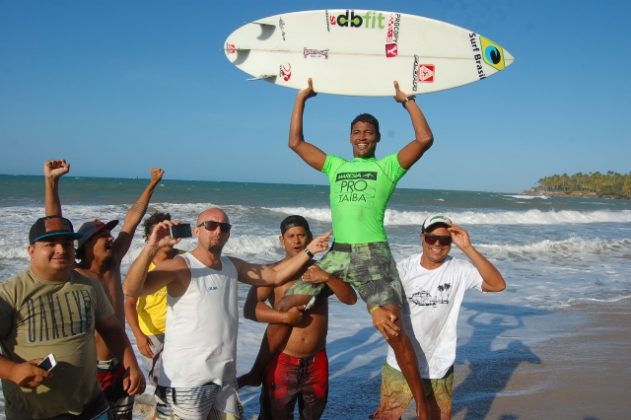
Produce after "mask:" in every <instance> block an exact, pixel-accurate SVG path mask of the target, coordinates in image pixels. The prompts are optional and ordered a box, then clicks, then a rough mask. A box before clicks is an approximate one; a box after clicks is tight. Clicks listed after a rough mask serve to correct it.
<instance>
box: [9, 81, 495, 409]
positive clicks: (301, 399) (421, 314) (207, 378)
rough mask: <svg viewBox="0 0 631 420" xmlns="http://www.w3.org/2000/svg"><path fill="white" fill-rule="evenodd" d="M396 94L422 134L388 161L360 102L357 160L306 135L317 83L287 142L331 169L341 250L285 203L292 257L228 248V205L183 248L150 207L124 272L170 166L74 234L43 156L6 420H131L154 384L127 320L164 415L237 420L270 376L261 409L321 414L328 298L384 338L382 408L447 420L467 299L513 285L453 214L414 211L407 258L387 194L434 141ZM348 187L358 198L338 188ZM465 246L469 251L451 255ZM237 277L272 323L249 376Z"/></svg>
mask: <svg viewBox="0 0 631 420" xmlns="http://www.w3.org/2000/svg"><path fill="white" fill-rule="evenodd" d="M394 93H395V95H394V99H395V101H396V102H397V103H399V104H401V105H402V107H403V108H404V110H405V111H406V112H407V113H408V114H409V116H410V121H411V123H412V128H413V130H414V139H413V140H412V141H410V142H409V143H408V144H406V145H405V146H404V147H403V148H401V150H400V151H399V152H398V153H394V154H391V155H388V156H386V157H384V158H381V159H377V158H376V157H375V151H376V147H377V144H378V143H379V141H380V140H381V135H380V130H379V122H378V120H377V119H376V118H375V117H373V116H372V115H370V114H360V115H358V116H357V117H356V118H355V119H354V120H353V121H352V122H351V126H350V143H351V146H352V149H353V159H352V160H346V159H343V158H341V157H337V156H334V155H330V154H327V153H325V152H323V151H322V150H320V149H319V148H318V147H316V146H315V145H313V144H312V143H309V142H307V141H306V140H305V138H304V136H303V117H304V110H305V104H306V102H307V100H308V99H310V98H312V97H314V96H315V95H316V92H315V90H314V87H313V82H312V81H311V80H309V84H308V86H307V87H306V88H305V89H303V90H301V91H300V92H299V93H298V95H297V97H296V101H295V104H294V108H293V111H292V115H291V121H290V131H289V147H290V148H291V149H292V150H293V151H295V152H296V154H298V156H299V157H300V158H302V159H303V160H304V161H305V162H306V163H307V164H308V165H310V166H311V167H313V168H314V169H316V170H318V171H320V172H322V173H324V174H325V175H326V176H327V177H328V179H329V182H330V205H331V214H332V228H333V234H332V236H333V238H334V240H333V243H332V244H331V245H330V246H329V240H330V237H331V234H330V233H329V232H327V233H324V234H321V235H319V236H315V237H314V235H313V233H312V232H311V229H310V226H309V223H308V221H307V220H306V219H305V218H304V217H302V216H300V215H290V216H288V217H286V218H284V219H283V220H282V221H281V223H280V235H279V241H280V245H281V246H282V248H283V250H284V253H285V256H284V257H283V258H282V259H281V260H280V261H276V262H270V263H269V264H254V263H250V262H247V261H244V260H242V259H240V258H236V257H232V256H226V255H224V254H223V248H224V246H225V244H226V243H227V241H228V240H229V238H230V234H231V230H232V225H231V224H230V219H229V216H228V214H226V212H225V211H223V210H222V209H220V208H216V207H212V208H208V209H206V210H204V211H202V212H201V213H200V214H199V215H198V216H197V220H196V223H195V224H194V226H193V227H192V232H191V233H192V235H193V236H194V238H195V240H196V244H195V247H194V248H193V249H191V250H187V251H184V250H180V249H178V248H177V245H178V243H179V242H180V240H181V239H180V238H178V237H176V235H173V234H172V232H173V230H174V228H177V227H178V226H179V225H180V222H179V221H177V220H171V215H170V214H168V213H160V212H155V213H153V214H151V215H150V216H149V217H148V218H146V219H145V221H144V236H145V245H144V247H143V248H142V250H141V251H140V253H139V254H138V256H137V257H136V258H135V259H134V261H133V262H132V264H131V266H130V267H129V269H128V271H127V273H126V274H125V277H124V279H123V275H122V273H121V263H122V260H123V257H124V256H125V254H126V253H127V252H128V250H129V248H130V246H131V244H132V240H133V237H134V234H135V231H136V229H137V228H138V226H139V225H140V223H141V222H143V218H144V217H145V213H146V212H147V208H148V204H149V202H150V200H151V198H152V195H153V193H154V190H155V188H156V186H158V185H159V184H160V182H162V178H163V175H164V171H163V170H161V169H152V170H151V179H150V181H149V183H148V184H147V186H146V188H145V189H144V190H143V191H142V192H141V194H140V196H139V197H138V200H137V201H136V202H135V203H134V204H133V205H132V206H131V207H130V208H129V210H128V212H127V214H126V215H125V217H124V220H123V223H122V225H121V226H120V229H119V232H118V234H117V235H116V236H114V235H113V234H112V232H113V230H114V229H115V227H117V225H118V223H119V222H118V220H112V221H107V222H105V221H101V220H100V219H94V220H92V221H88V222H86V223H83V224H82V225H81V226H80V228H79V229H78V230H77V231H76V232H75V230H74V227H73V224H72V222H71V221H70V220H68V219H67V218H65V217H63V212H62V205H61V199H60V193H59V189H60V180H61V179H62V177H63V176H64V175H65V174H67V173H68V172H69V171H70V165H69V164H68V162H66V161H64V160H51V161H47V162H45V164H44V180H45V198H44V202H45V210H44V215H43V217H42V218H39V219H37V220H36V221H35V222H34V224H33V225H32V227H31V229H30V232H29V236H28V240H29V245H28V254H29V258H30V266H29V268H28V269H26V270H25V271H23V272H21V273H19V274H17V275H15V276H14V277H12V278H11V279H8V280H7V281H5V282H3V283H1V284H0V345H1V349H2V355H0V378H1V379H2V388H3V392H4V395H5V411H6V416H7V418H8V419H57V420H65V419H99V420H101V419H111V418H117V419H131V418H132V410H133V404H134V395H138V394H142V393H143V392H144V390H145V384H146V380H147V379H146V378H145V375H144V373H143V372H142V371H141V369H140V367H139V364H138V361H137V359H136V356H135V353H134V351H133V349H132V346H131V344H130V340H129V338H128V337H127V334H126V332H125V326H126V323H127V324H128V325H129V327H130V330H131V331H132V332H133V334H134V336H135V341H136V346H137V348H138V351H139V352H140V354H141V355H142V356H143V357H145V358H146V359H147V365H148V366H149V372H148V375H147V377H148V380H149V381H151V383H152V384H153V385H154V386H155V389H156V391H155V401H156V410H155V417H156V418H160V419H172V418H175V419H187V420H188V419H228V420H230V419H241V418H242V417H243V410H242V407H241V403H240V401H239V394H238V392H239V387H243V386H259V385H260V386H261V397H260V414H259V418H260V419H291V418H293V416H294V411H295V409H296V405H298V408H297V409H298V412H299V416H300V418H302V419H318V418H320V417H321V416H322V413H323V412H324V409H325V406H326V402H327V396H328V391H329V388H328V386H329V384H328V357H327V354H326V334H327V326H328V297H329V296H330V295H335V296H336V298H337V299H338V300H339V301H341V302H342V303H344V304H348V305H353V304H355V303H356V301H357V295H359V296H360V297H361V299H362V300H363V301H364V302H365V304H366V308H367V312H368V315H369V316H370V317H371V320H372V323H373V325H374V326H375V328H376V329H377V330H378V331H379V332H380V333H381V334H382V335H383V337H384V339H385V340H386V342H387V343H388V345H389V347H388V354H387V357H386V361H385V363H384V367H383V370H382V384H381V392H380V394H381V395H380V402H379V406H378V407H377V409H376V411H375V412H374V413H373V415H372V418H375V419H398V418H400V417H401V415H402V413H403V411H404V410H405V409H406V407H407V406H408V404H409V403H410V402H411V400H412V399H414V401H415V410H416V416H417V418H419V419H448V418H451V401H452V388H453V378H454V369H453V366H454V362H455V353H456V338H457V335H456V325H457V317H458V312H459V309H460V305H461V303H462V299H463V296H464V293H465V292H466V291H467V290H469V289H477V290H480V291H485V292H499V291H501V290H503V289H504V288H505V286H506V285H505V281H504V279H503V277H502V275H501V274H500V272H499V271H498V270H497V268H496V267H495V266H494V265H493V264H492V263H491V262H489V261H488V260H487V259H486V258H485V257H484V256H483V255H482V254H480V252H479V251H478V250H477V249H476V248H475V247H474V246H473V245H472V243H471V240H470V237H469V234H468V232H467V231H466V230H465V229H463V228H462V227H461V226H459V225H457V224H455V223H453V222H452V220H451V219H450V218H448V217H447V216H445V215H442V214H435V215H429V216H428V217H427V218H426V219H425V220H424V221H422V222H421V221H419V224H420V232H419V240H420V252H418V253H415V254H414V255H411V256H410V257H408V258H406V259H404V260H403V261H400V262H399V263H398V264H397V263H395V261H394V259H393V257H392V254H391V252H390V248H389V246H388V242H387V236H386V232H385V228H384V220H383V219H384V214H385V210H386V207H387V203H388V201H389V199H390V196H391V194H392V193H393V191H394V189H395V188H396V184H397V182H398V181H399V179H401V177H403V176H404V175H405V173H406V172H407V170H408V169H409V168H410V167H411V166H412V165H413V164H414V163H416V162H417V161H418V160H419V159H420V158H421V157H422V156H423V155H424V153H425V152H426V151H427V150H428V149H429V148H430V147H431V145H432V144H433V142H434V137H433V134H432V131H431V130H430V128H429V125H428V123H427V121H426V119H425V116H424V115H423V113H422V111H421V109H420V108H419V107H418V105H417V104H416V98H415V97H414V96H408V95H407V94H406V93H404V92H403V91H401V90H400V89H399V86H398V83H397V82H394ZM349 192H350V193H353V197H355V198H354V199H353V200H342V199H340V197H341V196H344V195H346V194H347V193H349ZM453 243H455V244H456V246H457V247H458V248H459V249H460V250H461V251H462V253H463V254H464V255H465V256H466V258H456V257H452V256H451V255H449V252H450V250H451V245H452V244H453ZM325 251H326V254H325V255H324V256H323V257H322V258H321V259H319V260H316V259H314V256H315V254H317V253H322V252H325ZM237 282H242V283H246V284H248V285H251V286H252V287H251V289H250V292H249V294H248V297H247V300H246V303H245V305H244V308H243V311H244V315H245V317H246V318H248V319H251V320H255V321H258V322H265V323H268V324H269V325H268V326H267V329H266V331H265V335H264V337H263V339H262V342H261V346H260V349H259V353H258V355H257V358H256V360H255V362H254V364H253V366H252V368H251V370H250V371H249V372H247V373H245V374H244V375H242V376H241V377H238V378H237V372H236V365H235V360H236V354H237V326H238V318H239V311H240V310H239V307H238V305H237ZM445 290H447V292H445ZM439 295H440V299H438V298H437V297H438V296H439ZM49 354H50V355H52V356H51V357H47V356H48V355H49ZM43 362H46V363H48V365H44V364H43ZM366 414H367V415H368V414H369V413H366Z"/></svg>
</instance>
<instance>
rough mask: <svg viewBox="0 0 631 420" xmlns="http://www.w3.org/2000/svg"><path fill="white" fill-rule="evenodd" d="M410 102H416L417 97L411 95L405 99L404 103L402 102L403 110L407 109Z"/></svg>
mask: <svg viewBox="0 0 631 420" xmlns="http://www.w3.org/2000/svg"><path fill="white" fill-rule="evenodd" d="M408 101H414V102H416V95H410V96H408V97H407V98H405V99H404V100H403V101H401V105H402V106H403V108H405V104H407V103H408Z"/></svg>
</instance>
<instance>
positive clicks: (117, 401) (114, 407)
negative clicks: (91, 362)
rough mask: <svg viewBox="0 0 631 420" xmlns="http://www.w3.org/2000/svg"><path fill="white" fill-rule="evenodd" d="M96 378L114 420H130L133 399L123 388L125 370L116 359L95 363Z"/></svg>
mask: <svg viewBox="0 0 631 420" xmlns="http://www.w3.org/2000/svg"><path fill="white" fill-rule="evenodd" d="M96 377H97V379H98V380H99V383H100V384H101V389H102V390H103V394H105V398H107V402H108V403H109V405H110V410H111V412H112V415H113V416H114V418H115V419H119V418H120V419H131V418H132V411H133V409H134V397H133V396H131V395H128V394H127V391H125V388H124V387H123V379H124V378H125V368H124V367H123V365H122V364H121V363H120V362H119V360H118V359H117V358H113V359H109V360H99V361H97V362H96Z"/></svg>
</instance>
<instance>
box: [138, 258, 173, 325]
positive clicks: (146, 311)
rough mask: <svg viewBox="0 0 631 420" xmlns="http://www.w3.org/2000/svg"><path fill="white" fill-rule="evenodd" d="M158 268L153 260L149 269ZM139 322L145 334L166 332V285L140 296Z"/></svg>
mask: <svg viewBox="0 0 631 420" xmlns="http://www.w3.org/2000/svg"><path fill="white" fill-rule="evenodd" d="M154 268H156V265H155V264H154V263H153V262H151V265H150V266H149V271H151V270H153V269H154ZM136 310H137V311H138V324H139V326H140V331H142V332H143V334H145V335H158V334H164V331H165V330H166V323H167V288H166V286H165V287H163V288H162V289H160V290H158V291H157V292H154V293H152V294H150V295H147V296H142V297H139V298H138V302H136Z"/></svg>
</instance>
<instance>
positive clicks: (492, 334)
mask: <svg viewBox="0 0 631 420" xmlns="http://www.w3.org/2000/svg"><path fill="white" fill-rule="evenodd" d="M484 307H487V308H488V306H482V307H479V308H478V307H475V308H474V309H482V308H484ZM503 310H504V311H507V313H508V312H514V311H515V310H516V308H513V307H504V309H503ZM463 315H464V314H463ZM462 318H463V321H466V317H465V316H463V317H462ZM532 319H533V321H531V322H532V323H531V324H530V325H529V326H528V328H523V326H520V327H519V328H513V329H510V327H507V326H506V325H503V324H499V323H498V324H493V323H491V324H485V325H486V326H487V327H486V328H485V327H481V326H477V327H474V332H473V335H472V336H471V337H470V339H469V340H468V342H466V343H463V344H462V345H459V347H458V352H459V353H458V362H457V364H456V370H455V382H454V419H456V420H462V419H469V420H473V419H501V420H516V419H584V420H585V419H589V420H595V419H602V420H606V419H626V418H630V417H629V416H630V415H631V414H630V413H631V388H630V387H629V385H631V299H627V300H624V301H620V302H617V303H589V304H581V305H577V306H574V307H572V308H569V309H565V310H561V311H557V312H554V313H548V314H547V315H545V316H541V317H539V316H536V317H532ZM533 327H534V328H535V329H541V330H542V337H552V338H546V339H545V340H540V341H536V340H535V343H534V344H531V343H532V341H533V340H532V337H531V336H530V335H531V334H532V331H533ZM544 330H545V331H544ZM528 331H530V333H529V332H528ZM356 338H357V339H356V340H355V341H344V340H338V341H337V342H335V341H334V342H332V343H329V344H330V345H329V346H328V347H329V358H330V359H331V360H332V362H331V365H330V368H331V381H330V393H329V401H328V404H327V408H326V410H325V412H324V415H323V417H322V418H323V419H325V420H326V419H339V418H348V419H366V418H368V415H369V414H370V413H371V412H372V410H374V409H375V407H376V406H377V404H378V399H379V384H380V378H379V372H380V369H381V366H382V364H383V360H384V356H385V347H384V344H383V343H382V342H380V341H379V340H378V339H377V340H375V335H374V331H373V329H372V327H371V326H369V325H366V328H364V329H362V330H360V331H359V332H358V333H356ZM491 343H493V344H491ZM371 347H374V348H373V349H372V350H371ZM362 352H363V353H365V354H364V356H369V357H368V360H369V361H368V362H367V363H365V364H364V365H363V366H362V367H360V368H358V369H354V368H351V367H350V365H352V364H353V363H355V362H352V361H351V360H355V359H356V358H357V357H358V354H361V353H362ZM344 353H347V354H346V355H345V354H344ZM340 370H343V371H345V373H344V375H339V372H338V371H340ZM335 372H338V374H335ZM257 393H258V390H256V389H252V388H250V389H248V388H246V389H245V390H244V391H242V399H243V398H244V397H246V398H245V400H246V401H247V400H248V398H247V395H251V394H257ZM143 397H148V396H143ZM245 405H246V413H247V416H246V418H247V419H252V418H256V416H255V414H254V413H256V411H257V410H258V402H257V401H256V399H254V400H252V399H250V401H249V402H247V403H246V404H245ZM141 407H142V408H144V411H145V412H144V413H143V414H144V415H143V414H141V413H140V412H138V411H137V412H136V413H135V416H134V417H135V418H136V419H140V418H147V417H145V416H146V414H147V411H150V410H151V408H152V407H151V405H143V404H137V408H141ZM341 413H343V414H341ZM408 413H410V414H411V413H413V409H412V408H411V407H410V408H408V411H407V412H406V415H405V416H404V417H403V418H404V419H409V418H413V417H410V416H409V415H408Z"/></svg>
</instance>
